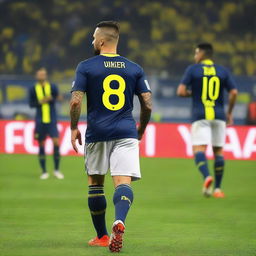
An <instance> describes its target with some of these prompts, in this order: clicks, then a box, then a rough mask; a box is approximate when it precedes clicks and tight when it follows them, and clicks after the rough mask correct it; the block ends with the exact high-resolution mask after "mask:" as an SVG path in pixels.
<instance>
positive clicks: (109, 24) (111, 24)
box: [96, 20, 119, 33]
mask: <svg viewBox="0 0 256 256" xmlns="http://www.w3.org/2000/svg"><path fill="white" fill-rule="evenodd" d="M96 27H97V28H114V29H115V30H116V31H117V32H118V33H119V24H118V22H117V21H113V20H109V21H101V22H99V23H98V24H97V25H96Z"/></svg>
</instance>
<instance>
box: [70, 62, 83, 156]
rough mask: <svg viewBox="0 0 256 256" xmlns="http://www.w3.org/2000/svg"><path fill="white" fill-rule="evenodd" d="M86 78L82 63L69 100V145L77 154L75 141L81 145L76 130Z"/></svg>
mask: <svg viewBox="0 0 256 256" xmlns="http://www.w3.org/2000/svg"><path fill="white" fill-rule="evenodd" d="M86 84H87V78H86V74H85V72H84V69H83V65H82V63H80V64H79V65H78V66H77V69H76V78H75V81H74V82H73V85H72V89H71V92H72V96H71V100H70V128H71V144H72V146H73V149H74V150H75V151H76V152H78V149H77V146H76V140H78V143H79V144H80V145H82V139H81V133H80V131H79V129H78V122H79V118H80V113H81V107H82V100H83V97H84V94H85V92H86Z"/></svg>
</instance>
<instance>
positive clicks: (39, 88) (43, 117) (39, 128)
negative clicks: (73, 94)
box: [29, 68, 64, 180]
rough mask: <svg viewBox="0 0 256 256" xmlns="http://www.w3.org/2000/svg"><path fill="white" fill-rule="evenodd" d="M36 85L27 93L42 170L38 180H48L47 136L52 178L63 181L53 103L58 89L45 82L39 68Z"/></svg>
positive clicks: (43, 71) (43, 70)
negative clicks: (52, 146)
mask: <svg viewBox="0 0 256 256" xmlns="http://www.w3.org/2000/svg"><path fill="white" fill-rule="evenodd" d="M36 79H37V82H36V84H35V85H34V86H33V87H31V88H30V91H29V105H30V107H33V108H36V117H35V139H36V140H37V141H38V143H39V155H38V156H39V163H40V166H41V168H42V175H41V176H40V179H42V180H45V179H48V178H49V174H48V172H47V170H46V158H45V149H44V145H45V139H46V137H47V136H48V135H49V136H50V137H51V138H52V141H53V145H54V150H53V151H54V153H53V159H54V169H55V170H54V176H55V177H56V178H57V179H63V178H64V175H63V174H62V173H61V172H60V171H59V163H60V153H59V133H58V129H57V114H56V109H55V102H56V100H57V99H59V98H60V96H59V92H58V88H57V86H56V85H54V84H51V83H49V82H48V80H47V71H46V69H45V68H40V69H39V70H38V71H37V72H36Z"/></svg>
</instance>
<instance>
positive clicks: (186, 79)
mask: <svg viewBox="0 0 256 256" xmlns="http://www.w3.org/2000/svg"><path fill="white" fill-rule="evenodd" d="M191 69H192V66H189V67H188V68H187V69H186V71H185V73H184V75H183V77H182V79H181V82H180V84H179V86H178V88H177V91H176V93H177V95H178V96H179V97H190V96H191V95H192V92H191V90H189V89H188V87H187V86H188V85H189V84H190V83H191V80H192V71H191Z"/></svg>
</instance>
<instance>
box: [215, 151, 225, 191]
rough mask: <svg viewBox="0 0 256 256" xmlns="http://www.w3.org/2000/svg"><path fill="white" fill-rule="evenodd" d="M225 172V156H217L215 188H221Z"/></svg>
mask: <svg viewBox="0 0 256 256" xmlns="http://www.w3.org/2000/svg"><path fill="white" fill-rule="evenodd" d="M223 173H224V157H223V156H220V155H218V156H215V162H214V174H215V188H220V186H221V181H222V177H223Z"/></svg>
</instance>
